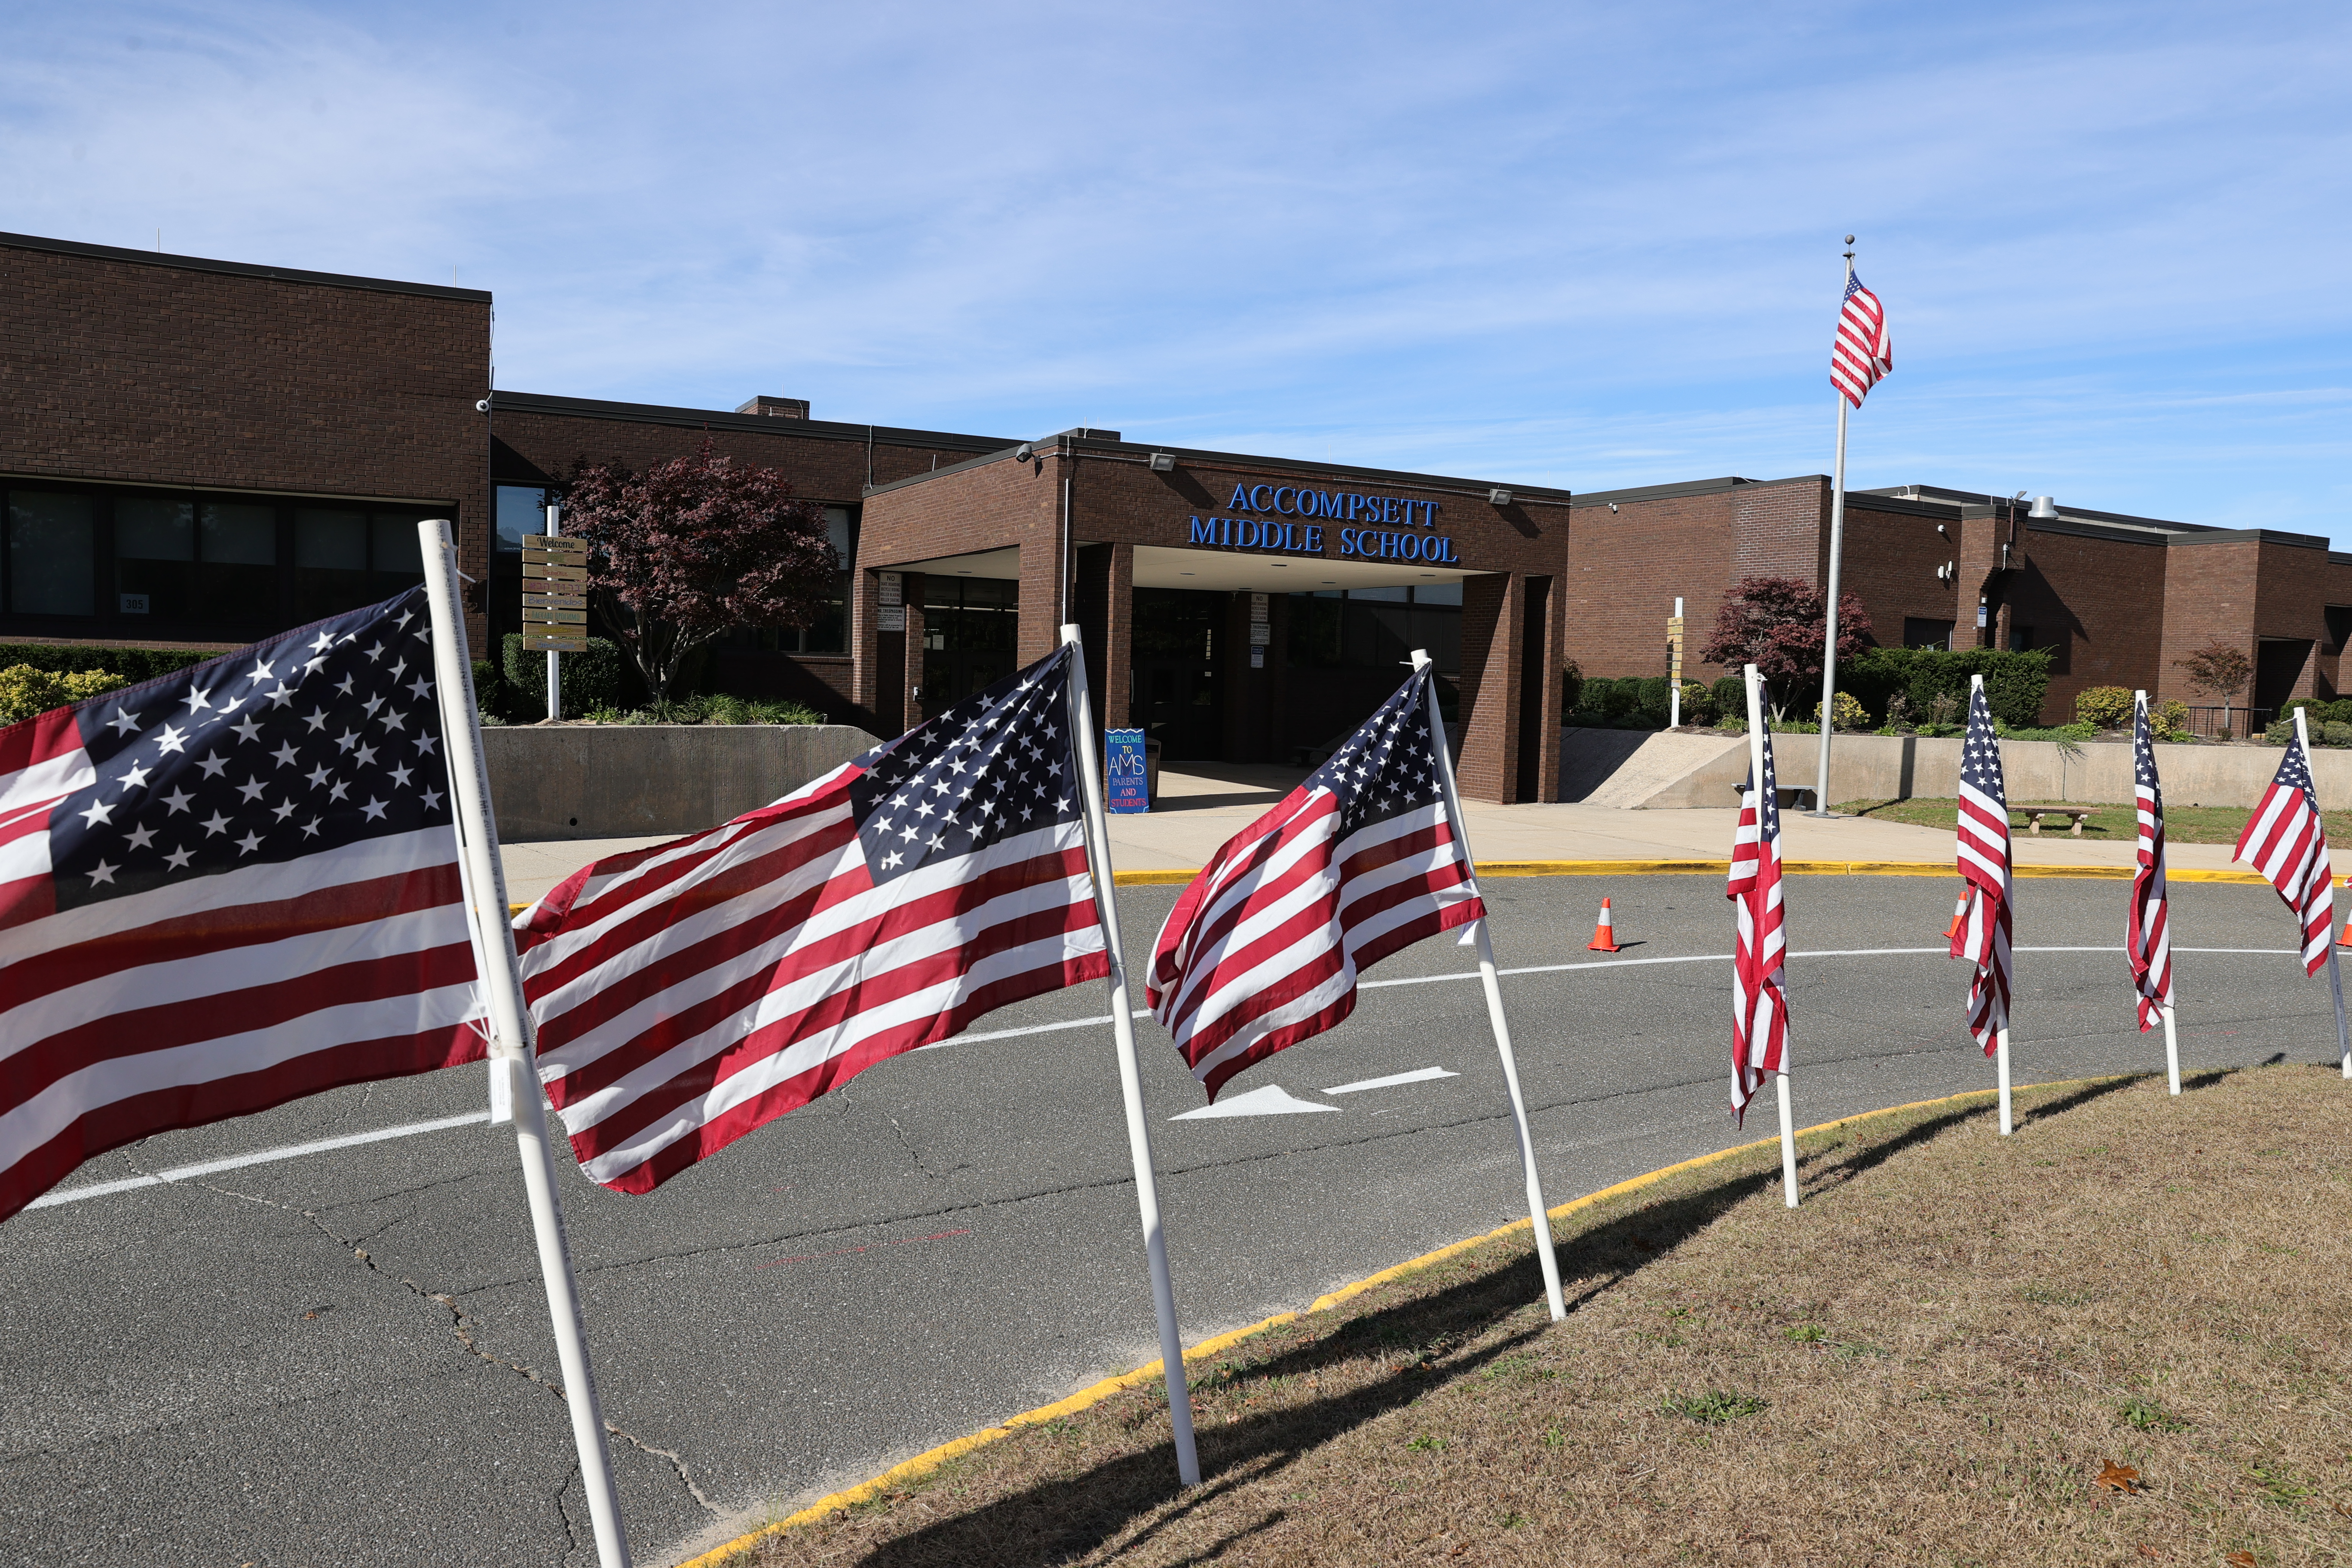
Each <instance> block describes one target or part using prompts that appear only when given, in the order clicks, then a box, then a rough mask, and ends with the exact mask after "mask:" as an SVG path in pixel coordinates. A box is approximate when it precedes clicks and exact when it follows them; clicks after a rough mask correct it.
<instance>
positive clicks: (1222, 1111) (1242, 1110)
mask: <svg viewBox="0 0 2352 1568" xmlns="http://www.w3.org/2000/svg"><path fill="white" fill-rule="evenodd" d="M1315 1110H1328V1111H1332V1112H1335V1113H1336V1112H1337V1111H1338V1110H1339V1107H1338V1106H1336V1105H1318V1104H1316V1103H1315V1102H1314V1101H1313V1100H1295V1099H1293V1098H1292V1097H1291V1095H1290V1091H1289V1090H1287V1089H1284V1088H1283V1087H1282V1085H1280V1084H1278V1083H1270V1084H1267V1085H1266V1086H1265V1088H1264V1089H1252V1090H1250V1091H1249V1092H1248V1093H1247V1094H1237V1095H1235V1096H1234V1097H1233V1099H1231V1100H1219V1101H1218V1102H1217V1103H1216V1104H1214V1105H1204V1106H1202V1107H1201V1109H1200V1110H1187V1111H1185V1112H1183V1113H1182V1114H1181V1115H1178V1116H1171V1117H1170V1118H1169V1119H1168V1120H1169V1121H1211V1120H1213V1119H1214V1118H1217V1117H1221V1116H1304V1115H1306V1114H1307V1112H1309V1111H1315Z"/></svg>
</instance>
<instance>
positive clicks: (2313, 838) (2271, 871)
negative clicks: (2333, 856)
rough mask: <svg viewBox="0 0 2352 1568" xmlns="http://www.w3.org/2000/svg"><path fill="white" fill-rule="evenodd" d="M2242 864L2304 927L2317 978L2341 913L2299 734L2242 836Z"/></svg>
mask: <svg viewBox="0 0 2352 1568" xmlns="http://www.w3.org/2000/svg"><path fill="white" fill-rule="evenodd" d="M2237 858H2239V859H2241V860H2243V861H2244V862H2246V863H2247V864H2248V865H2250V866H2252V867H2253V868H2255V869H2256V870H2258V871H2260V872H2261V873H2262V874H2263V877H2264V878H2265V879H2268V880H2269V882H2270V885H2271V886H2272V887H2273V888H2276V889H2278V896H2279V897H2280V898H2281V899H2284V900H2285V901H2286V907H2287V908H2289V909H2291V910H2294V913H2295V919H2296V921H2298V922H2300V923H2301V925H2302V927H2303V968H2304V973H2306V974H2316V973H2319V966H2320V965H2321V964H2323V963H2326V962H2327V954H2328V948H2329V939H2330V937H2331V936H2332V934H2333V933H2332V932H2331V931H2329V929H2328V928H2329V926H2330V925H2331V924H2332V923H2333V922H2334V919H2335V913H2336V899H2335V891H2334V889H2332V888H2331V887H2330V886H2329V879H2330V878H2332V877H2333V876H2334V875H2335V873H2334V872H2333V871H2332V870H2330V869H2329V868H2328V864H2327V831H2326V828H2325V827H2324V826H2322V825H2321V821H2320V816H2319V799H2318V796H2317V795H2315V794H2314V793H2313V792H2312V787H2311V759H2310V758H2309V757H2308V756H2305V754H2304V750H2303V738H2302V736H2301V735H2300V734H2297V735H2294V736H2293V737H2290V738H2289V739H2288V741H2287V743H2286V755H2285V756H2284V757H2282V758H2281V759H2279V766H2278V773H2277V775H2276V776H2275V777H2273V779H2272V780H2271V786H2270V788H2268V789H2266V790H2264V791H2263V798H2262V803H2261V804H2260V805H2257V806H2255V807H2254V815H2253V816H2251V817H2248V818H2247V819H2246V828H2245V831H2244V832H2242V833H2241V834H2239V835H2238V852H2237Z"/></svg>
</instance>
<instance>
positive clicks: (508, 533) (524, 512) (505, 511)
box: [498, 485, 547, 551]
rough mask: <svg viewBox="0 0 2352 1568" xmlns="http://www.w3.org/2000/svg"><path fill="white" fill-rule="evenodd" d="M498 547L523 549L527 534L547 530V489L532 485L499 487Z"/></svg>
mask: <svg viewBox="0 0 2352 1568" xmlns="http://www.w3.org/2000/svg"><path fill="white" fill-rule="evenodd" d="M498 507H499V533H498V539H499V549H500V550H506V551H517V550H520V549H521V548H522V536H523V535H524V534H526V533H545V532H546V531H547V492H546V491H545V490H543V489H539V488H538V487H537V486H535V485H500V486H499V500H498Z"/></svg>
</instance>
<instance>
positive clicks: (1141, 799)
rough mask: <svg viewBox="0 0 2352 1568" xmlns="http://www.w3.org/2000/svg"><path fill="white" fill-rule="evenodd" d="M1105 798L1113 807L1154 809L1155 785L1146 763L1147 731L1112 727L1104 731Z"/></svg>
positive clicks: (1114, 809) (1136, 809) (1116, 809)
mask: <svg viewBox="0 0 2352 1568" xmlns="http://www.w3.org/2000/svg"><path fill="white" fill-rule="evenodd" d="M1103 774H1104V784H1103V791H1104V793H1105V794H1106V795H1108V797H1109V798H1108V800H1106V801H1105V802H1104V804H1105V805H1107V806H1108V807H1109V808H1110V809H1111V810H1113V811H1125V812H1136V811H1150V809H1151V789H1150V775H1149V773H1148V772H1147V770H1146V769H1145V766H1144V756H1143V731H1140V730H1110V731H1105V732H1104V735H1103Z"/></svg>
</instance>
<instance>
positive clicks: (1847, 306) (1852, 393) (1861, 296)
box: [1830, 277, 1895, 408]
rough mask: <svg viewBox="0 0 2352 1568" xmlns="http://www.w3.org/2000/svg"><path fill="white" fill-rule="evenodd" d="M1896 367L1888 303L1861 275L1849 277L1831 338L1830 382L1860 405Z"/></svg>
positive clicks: (1856, 405) (1855, 403)
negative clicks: (1881, 299)
mask: <svg viewBox="0 0 2352 1568" xmlns="http://www.w3.org/2000/svg"><path fill="white" fill-rule="evenodd" d="M1894 369H1895V340H1894V339H1893V338H1891V337H1889V336H1888V335H1887V332H1886V307H1885V306H1884V305H1882V304H1880V303H1879V302H1878V296H1877V295H1875V294H1874V293H1872V292H1871V291H1870V290H1869V289H1865V288H1864V287H1863V286H1862V279H1859V278H1852V277H1850V278H1848V279H1846V280H1845V302H1844V304H1843V305H1842V306H1841V307H1840V308H1839V310H1838V323H1837V335H1836V336H1835V337H1833V338H1832V339H1831V340H1830V384H1831V385H1832V386H1834V387H1836V388H1837V389H1838V391H1839V392H1840V393H1842V394H1843V395H1844V396H1845V400H1846V401H1847V402H1848V403H1851V404H1853V405H1854V406H1855V407H1856V408H1859V407H1861V406H1862V400H1863V399H1864V397H1866V396H1868V395H1869V394H1870V389H1871V388H1872V387H1874V386H1876V385H1877V384H1878V378H1879V377H1881V376H1883V375H1885V374H1889V373H1890V372H1892V371H1893V370H1894Z"/></svg>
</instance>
